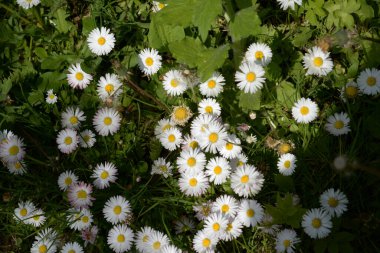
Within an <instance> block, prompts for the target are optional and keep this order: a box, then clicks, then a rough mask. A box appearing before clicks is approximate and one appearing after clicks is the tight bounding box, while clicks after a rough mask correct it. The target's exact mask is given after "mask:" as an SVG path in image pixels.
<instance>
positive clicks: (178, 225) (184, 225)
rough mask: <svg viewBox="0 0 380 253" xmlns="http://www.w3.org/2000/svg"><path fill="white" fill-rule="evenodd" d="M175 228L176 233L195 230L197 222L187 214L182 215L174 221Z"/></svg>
mask: <svg viewBox="0 0 380 253" xmlns="http://www.w3.org/2000/svg"><path fill="white" fill-rule="evenodd" d="M174 229H175V232H176V234H177V235H178V234H181V233H186V232H188V231H190V232H194V231H195V223H194V221H193V220H191V219H189V218H188V217H186V216H181V218H180V219H178V220H175V221H174Z"/></svg>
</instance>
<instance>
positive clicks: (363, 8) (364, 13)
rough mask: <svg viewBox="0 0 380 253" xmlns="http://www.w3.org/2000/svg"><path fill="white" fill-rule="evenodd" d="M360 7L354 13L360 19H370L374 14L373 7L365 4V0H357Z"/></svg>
mask: <svg viewBox="0 0 380 253" xmlns="http://www.w3.org/2000/svg"><path fill="white" fill-rule="evenodd" d="M359 2H360V9H359V10H358V11H356V12H355V13H356V14H357V15H358V16H359V18H360V20H361V21H365V20H366V19H371V18H373V17H374V16H375V12H374V10H373V8H372V7H371V6H370V5H368V4H367V2H366V0H359Z"/></svg>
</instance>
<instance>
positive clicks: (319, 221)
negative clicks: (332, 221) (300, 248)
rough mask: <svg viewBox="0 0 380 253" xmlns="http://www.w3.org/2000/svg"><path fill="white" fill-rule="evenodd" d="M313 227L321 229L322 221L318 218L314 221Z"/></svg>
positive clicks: (312, 222)
mask: <svg viewBox="0 0 380 253" xmlns="http://www.w3.org/2000/svg"><path fill="white" fill-rule="evenodd" d="M311 225H312V226H313V227H314V228H320V227H321V225H322V223H321V220H320V219H318V218H314V219H313V220H312V221H311Z"/></svg>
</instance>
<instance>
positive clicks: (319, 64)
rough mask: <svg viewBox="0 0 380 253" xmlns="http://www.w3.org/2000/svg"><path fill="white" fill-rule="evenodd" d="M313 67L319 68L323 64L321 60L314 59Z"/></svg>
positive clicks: (319, 58) (318, 58)
mask: <svg viewBox="0 0 380 253" xmlns="http://www.w3.org/2000/svg"><path fill="white" fill-rule="evenodd" d="M313 63H314V66H316V67H320V66H322V64H323V59H322V58H321V57H315V58H314V60H313Z"/></svg>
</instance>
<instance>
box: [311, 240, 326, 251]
mask: <svg viewBox="0 0 380 253" xmlns="http://www.w3.org/2000/svg"><path fill="white" fill-rule="evenodd" d="M326 249H327V241H326V240H315V242H314V252H315V253H324V252H325V251H326Z"/></svg>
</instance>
